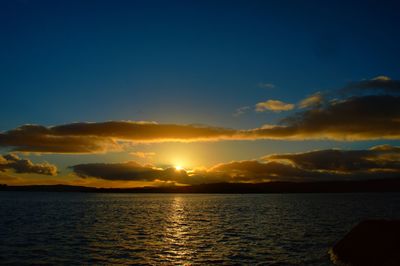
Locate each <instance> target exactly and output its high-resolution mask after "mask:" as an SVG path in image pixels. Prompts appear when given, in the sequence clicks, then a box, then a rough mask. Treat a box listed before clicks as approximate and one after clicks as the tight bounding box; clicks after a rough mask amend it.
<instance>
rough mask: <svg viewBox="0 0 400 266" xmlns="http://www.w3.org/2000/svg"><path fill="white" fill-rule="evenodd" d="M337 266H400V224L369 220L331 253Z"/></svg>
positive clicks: (348, 235) (399, 221)
mask: <svg viewBox="0 0 400 266" xmlns="http://www.w3.org/2000/svg"><path fill="white" fill-rule="evenodd" d="M330 254H331V259H332V261H333V263H335V264H336V265H354V266H359V265H363V266H374V265H377V266H378V265H379V266H389V265H400V220H366V221H363V222H361V223H359V224H358V225H357V226H356V227H354V228H353V229H352V230H351V231H350V232H349V233H348V234H347V235H346V236H345V237H344V238H343V239H341V240H340V241H339V242H338V243H336V244H335V245H334V247H333V248H332V249H331V250H330Z"/></svg>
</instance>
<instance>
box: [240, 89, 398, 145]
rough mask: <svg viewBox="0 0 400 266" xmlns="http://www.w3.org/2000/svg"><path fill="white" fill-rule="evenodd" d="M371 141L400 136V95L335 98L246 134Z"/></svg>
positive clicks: (270, 136) (269, 136) (282, 137)
mask: <svg viewBox="0 0 400 266" xmlns="http://www.w3.org/2000/svg"><path fill="white" fill-rule="evenodd" d="M250 135H252V137H253V138H255V139H257V138H274V139H334V140H369V139H399V138H400V97H399V96H390V95H368V96H362V97H351V98H347V99H344V100H332V101H330V102H329V103H328V104H327V105H325V106H323V107H320V108H312V109H309V110H306V111H304V112H300V113H297V114H295V115H293V116H289V117H286V118H285V119H283V120H282V121H281V123H280V124H279V125H273V126H265V127H261V128H258V129H252V130H248V131H247V132H246V137H250Z"/></svg>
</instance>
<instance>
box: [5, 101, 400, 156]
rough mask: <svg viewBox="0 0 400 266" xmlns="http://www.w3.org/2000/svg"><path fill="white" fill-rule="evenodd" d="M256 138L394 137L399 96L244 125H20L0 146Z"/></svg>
mask: <svg viewBox="0 0 400 266" xmlns="http://www.w3.org/2000/svg"><path fill="white" fill-rule="evenodd" d="M257 139H285V140H302V139H334V140H371V139H400V96H392V95H367V96H357V97H350V98H346V99H343V100H330V101H327V102H326V103H325V104H324V105H322V106H314V107H311V108H308V109H306V110H304V111H302V112H298V113H296V114H294V115H291V116H288V117H286V118H284V119H283V120H281V121H280V123H278V124H275V125H264V126H262V127H259V128H253V129H249V130H236V129H228V128H220V127H210V126H198V125H177V124H157V123H144V122H132V121H110V122H100V123H73V124H65V125H59V126H52V127H44V126H40V125H24V126H21V127H18V128H16V129H13V130H10V131H6V132H2V133H0V147H3V148H8V149H12V150H14V151H22V152H39V153H101V152H108V151H119V150H122V149H123V146H124V145H123V143H125V142H134V143H146V142H167V141H181V142H189V141H218V140H257Z"/></svg>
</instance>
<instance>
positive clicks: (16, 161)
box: [0, 154, 57, 176]
mask: <svg viewBox="0 0 400 266" xmlns="http://www.w3.org/2000/svg"><path fill="white" fill-rule="evenodd" d="M6 170H14V171H15V172H16V173H21V174H22V173H32V174H41V175H52V176H55V175H57V167H56V166H55V165H52V164H49V163H46V162H45V163H38V164H34V163H32V162H31V161H30V160H26V159H20V158H19V157H18V156H17V155H15V154H7V155H0V171H1V172H4V171H6Z"/></svg>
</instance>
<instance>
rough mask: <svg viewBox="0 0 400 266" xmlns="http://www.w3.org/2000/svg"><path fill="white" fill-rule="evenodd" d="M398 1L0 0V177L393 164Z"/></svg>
mask: <svg viewBox="0 0 400 266" xmlns="http://www.w3.org/2000/svg"><path fill="white" fill-rule="evenodd" d="M399 8H400V4H399V3H398V1H329V2H326V1H325V2H324V1H62V0H57V1H41V0H38V1H29V0H20V1H11V0H6V1H1V2H0V71H1V73H2V75H1V78H0V90H1V94H2V96H3V97H2V99H3V100H2V104H1V105H0V150H1V154H2V155H0V183H5V184H80V185H88V186H102V187H126V186H129V187H130V186H143V185H171V184H178V185H187V184H197V183H207V182H267V181H276V180H296V181H307V180H326V179H356V178H381V177H392V176H396V175H398V174H399V173H400V167H399V163H398V161H399V159H400V151H399V148H398V146H400V141H399V139H400V98H399V97H400V95H399V93H400V81H399V80H400V75H399V73H400V64H399V59H400V53H399V49H398V43H399V41H400V34H399V33H400V32H399V31H400V30H399V27H398V25H400V17H399V16H398V10H399ZM295 155H296V156H297V157H294V156H295ZM178 166H180V167H181V168H180V167H178ZM321 173H322V174H321Z"/></svg>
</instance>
